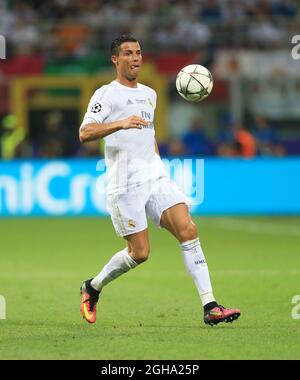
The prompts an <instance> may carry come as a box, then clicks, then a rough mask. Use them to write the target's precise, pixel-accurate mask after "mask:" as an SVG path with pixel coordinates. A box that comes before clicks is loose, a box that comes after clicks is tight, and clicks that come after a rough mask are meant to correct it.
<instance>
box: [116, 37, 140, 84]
mask: <svg viewBox="0 0 300 380" xmlns="http://www.w3.org/2000/svg"><path fill="white" fill-rule="evenodd" d="M112 61H113V63H114V64H115V65H116V68H117V71H118V73H119V74H121V75H122V76H123V77H125V78H126V79H127V80H130V81H132V80H135V79H137V77H138V73H139V71H140V68H141V65H142V52H141V47H140V44H139V43H138V42H124V43H123V44H122V45H121V46H120V52H119V55H118V56H116V55H115V56H112Z"/></svg>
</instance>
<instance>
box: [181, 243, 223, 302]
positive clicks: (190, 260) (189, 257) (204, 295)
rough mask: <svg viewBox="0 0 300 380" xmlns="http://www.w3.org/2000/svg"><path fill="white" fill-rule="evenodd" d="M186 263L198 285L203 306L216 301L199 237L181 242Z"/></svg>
mask: <svg viewBox="0 0 300 380" xmlns="http://www.w3.org/2000/svg"><path fill="white" fill-rule="evenodd" d="M181 251H182V255H183V261H184V264H185V266H186V268H187V270H188V272H189V274H190V275H191V277H192V279H193V280H194V283H195V285H196V287H197V290H198V293H199V295H200V298H201V301H202V304H203V306H205V305H206V304H208V303H210V302H215V301H216V300H215V298H214V296H213V292H212V287H211V282H210V277H209V272H208V267H207V264H206V261H205V257H204V253H203V251H202V249H201V246H200V242H199V239H198V238H197V239H194V240H189V241H186V242H184V243H182V244H181Z"/></svg>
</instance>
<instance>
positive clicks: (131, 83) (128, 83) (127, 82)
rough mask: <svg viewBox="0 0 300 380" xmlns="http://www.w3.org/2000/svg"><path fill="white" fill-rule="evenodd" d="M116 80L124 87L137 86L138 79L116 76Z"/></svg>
mask: <svg viewBox="0 0 300 380" xmlns="http://www.w3.org/2000/svg"><path fill="white" fill-rule="evenodd" d="M116 81H117V82H119V83H120V84H122V85H123V86H126V87H131V88H137V84H138V80H137V79H134V80H128V79H126V78H124V77H121V76H117V78H116Z"/></svg>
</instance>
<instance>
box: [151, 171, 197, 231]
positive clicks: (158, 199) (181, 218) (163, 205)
mask: <svg viewBox="0 0 300 380" xmlns="http://www.w3.org/2000/svg"><path fill="white" fill-rule="evenodd" d="M190 205H191V200H190V199H189V198H188V197H187V196H186V195H185V194H184V193H183V191H181V190H180V189H179V188H178V186H177V184H176V183H175V182H173V181H171V180H170V179H169V178H161V179H159V180H157V181H156V182H155V183H154V186H153V190H152V192H151V196H150V198H149V200H148V201H147V204H146V214H147V216H148V217H150V218H151V219H152V221H153V222H154V223H155V224H156V225H157V226H158V227H164V228H166V229H167V230H169V231H170V232H171V233H172V234H173V235H175V236H176V237H178V233H179V232H180V231H182V230H183V229H184V227H186V226H187V225H188V224H189V223H190V222H191V218H190V214H189V208H188V207H189V206H190Z"/></svg>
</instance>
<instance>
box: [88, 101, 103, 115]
mask: <svg viewBox="0 0 300 380" xmlns="http://www.w3.org/2000/svg"><path fill="white" fill-rule="evenodd" d="M101 109H102V106H101V104H100V103H95V104H94V105H93V107H92V108H91V112H93V113H98V112H100V111H101Z"/></svg>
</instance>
